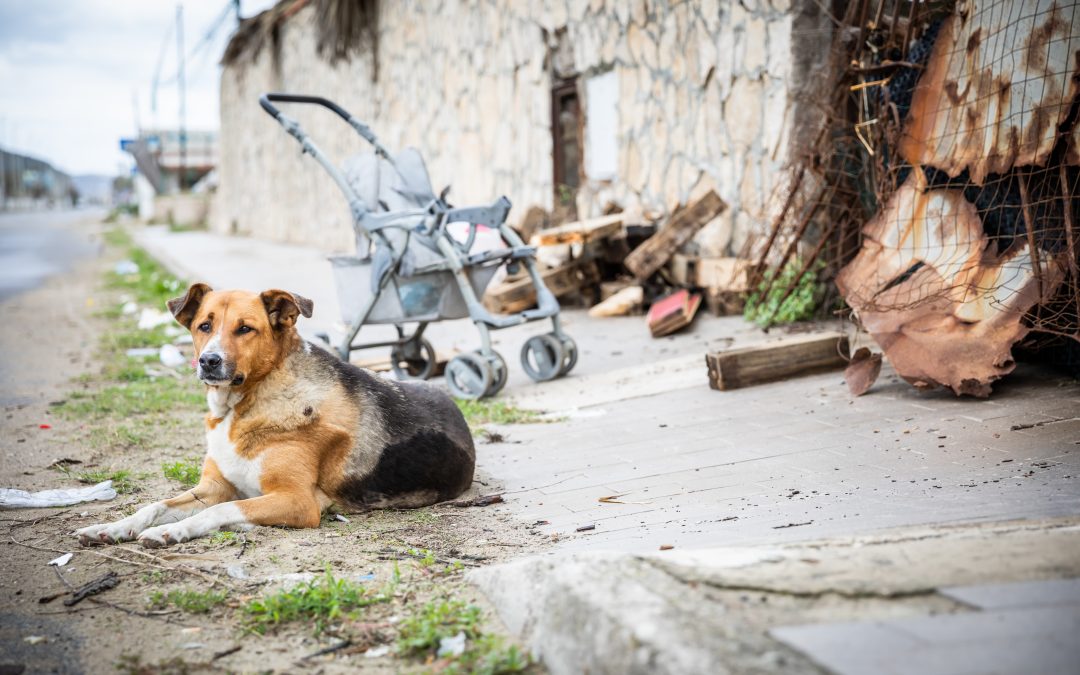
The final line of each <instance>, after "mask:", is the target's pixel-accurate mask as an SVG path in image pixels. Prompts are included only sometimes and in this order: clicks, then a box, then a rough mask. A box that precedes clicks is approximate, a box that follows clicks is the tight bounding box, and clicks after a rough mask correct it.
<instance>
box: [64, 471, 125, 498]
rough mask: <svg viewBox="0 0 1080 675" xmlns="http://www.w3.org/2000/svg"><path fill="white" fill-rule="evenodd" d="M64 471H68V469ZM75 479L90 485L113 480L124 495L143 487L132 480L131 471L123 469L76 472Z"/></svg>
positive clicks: (114, 487) (113, 484)
mask: <svg viewBox="0 0 1080 675" xmlns="http://www.w3.org/2000/svg"><path fill="white" fill-rule="evenodd" d="M64 473H67V471H65V472H64ZM75 480H77V481H79V482H80V483H87V484H89V485H96V484H98V483H101V482H103V481H107V480H111V481H112V486H113V489H114V490H116V491H117V492H118V493H120V494H122V495H124V494H130V493H132V492H138V491H139V490H140V489H141V488H140V487H139V486H138V485H136V484H135V483H134V481H132V480H131V472H130V471H127V470H123V469H121V470H119V471H107V470H97V471H82V472H80V473H77V474H75Z"/></svg>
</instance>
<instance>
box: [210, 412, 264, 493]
mask: <svg viewBox="0 0 1080 675" xmlns="http://www.w3.org/2000/svg"><path fill="white" fill-rule="evenodd" d="M232 417H233V413H232V411H231V410H230V411H229V412H228V413H227V414H226V415H225V417H224V418H223V419H222V420H221V422H219V423H218V425H217V426H216V427H214V428H213V429H211V430H210V431H208V432H206V447H207V455H209V457H210V458H211V459H213V460H214V462H215V463H216V464H217V467H218V470H219V471H221V475H222V476H224V477H225V480H227V481H229V482H230V483H232V485H233V487H234V488H236V493H237V495H236V496H237V497H239V498H249V497H258V496H259V495H261V494H262V486H261V484H260V482H259V475H260V473H261V466H260V465H261V464H262V461H261V459H260V458H259V457H256V458H255V459H246V458H244V457H241V456H240V455H238V454H237V453H236V446H235V445H233V443H232V441H230V440H229V429H230V428H232Z"/></svg>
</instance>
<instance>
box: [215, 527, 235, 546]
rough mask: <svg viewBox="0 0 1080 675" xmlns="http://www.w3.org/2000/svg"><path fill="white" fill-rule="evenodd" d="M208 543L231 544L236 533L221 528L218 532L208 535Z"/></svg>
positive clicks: (233, 542)
mask: <svg viewBox="0 0 1080 675" xmlns="http://www.w3.org/2000/svg"><path fill="white" fill-rule="evenodd" d="M210 543H211V544H226V545H229V546H231V545H233V544H235V543H236V533H235V532H229V531H228V530H222V531H220V532H215V533H214V534H212V535H210Z"/></svg>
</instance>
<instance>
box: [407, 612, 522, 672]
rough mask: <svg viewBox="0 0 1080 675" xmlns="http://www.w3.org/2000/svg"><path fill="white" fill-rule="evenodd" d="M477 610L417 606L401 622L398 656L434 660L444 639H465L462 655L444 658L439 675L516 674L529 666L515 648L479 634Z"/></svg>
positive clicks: (496, 638)
mask: <svg viewBox="0 0 1080 675" xmlns="http://www.w3.org/2000/svg"><path fill="white" fill-rule="evenodd" d="M482 622H483V616H482V614H481V611H480V608H479V607H477V606H476V605H469V604H466V603H465V602H462V601H461V600H441V601H438V600H435V601H431V602H427V603H425V604H424V605H422V606H420V608H419V609H417V611H415V612H414V613H413V614H412V615H411V616H409V617H407V618H406V619H405V620H404V621H402V622H401V628H400V631H399V633H398V640H397V648H398V653H399V654H402V655H405V656H416V657H422V658H423V657H437V656H438V650H439V644H440V642H441V641H442V640H443V639H446V638H453V637H455V636H457V635H459V634H464V635H465V651H464V652H462V653H461V654H459V655H456V656H453V655H449V656H446V657H445V659H446V660H445V663H443V664H440V668H439V672H440V673H473V674H476V673H482V674H484V675H499V674H501V673H517V672H521V671H523V670H525V669H526V668H528V666H529V657H528V655H526V654H524V653H522V651H521V650H520V649H518V647H517V646H516V645H506V644H505V642H504V641H503V640H502V639H501V638H500V637H498V636H496V635H484V634H483V633H482V631H481V624H482Z"/></svg>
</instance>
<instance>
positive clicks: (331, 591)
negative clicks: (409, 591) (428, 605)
mask: <svg viewBox="0 0 1080 675" xmlns="http://www.w3.org/2000/svg"><path fill="white" fill-rule="evenodd" d="M393 595H394V585H393V584H389V585H388V586H386V587H385V588H383V589H382V590H379V591H375V590H372V589H368V588H365V587H364V586H362V585H360V584H355V583H353V582H351V581H348V580H347V579H338V578H335V577H334V575H333V574H332V573H331V572H330V569H329V568H327V570H326V572H325V573H324V574H323V575H322V576H320V577H318V578H316V579H314V580H312V581H309V582H307V583H303V584H299V585H297V586H294V587H293V588H290V589H288V590H284V591H280V592H278V593H274V594H273V595H268V596H266V597H263V598H257V599H255V600H252V601H251V602H249V603H248V604H247V605H245V606H244V613H245V614H247V627H248V629H249V630H251V631H252V632H255V633H258V634H260V635H263V634H265V633H266V631H267V630H269V629H270V628H272V627H273V626H276V625H278V624H282V623H288V622H290V621H305V622H311V623H312V624H313V625H314V627H315V634H316V635H320V634H322V633H323V632H324V631H325V630H326V629H327V627H328V626H329V625H330V623H331V622H333V621H334V620H335V619H340V618H343V617H348V616H351V615H353V614H354V613H355V612H356V611H357V610H360V609H362V608H364V607H368V606H370V605H375V604H380V603H385V602H390V600H391V599H392V598H393Z"/></svg>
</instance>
